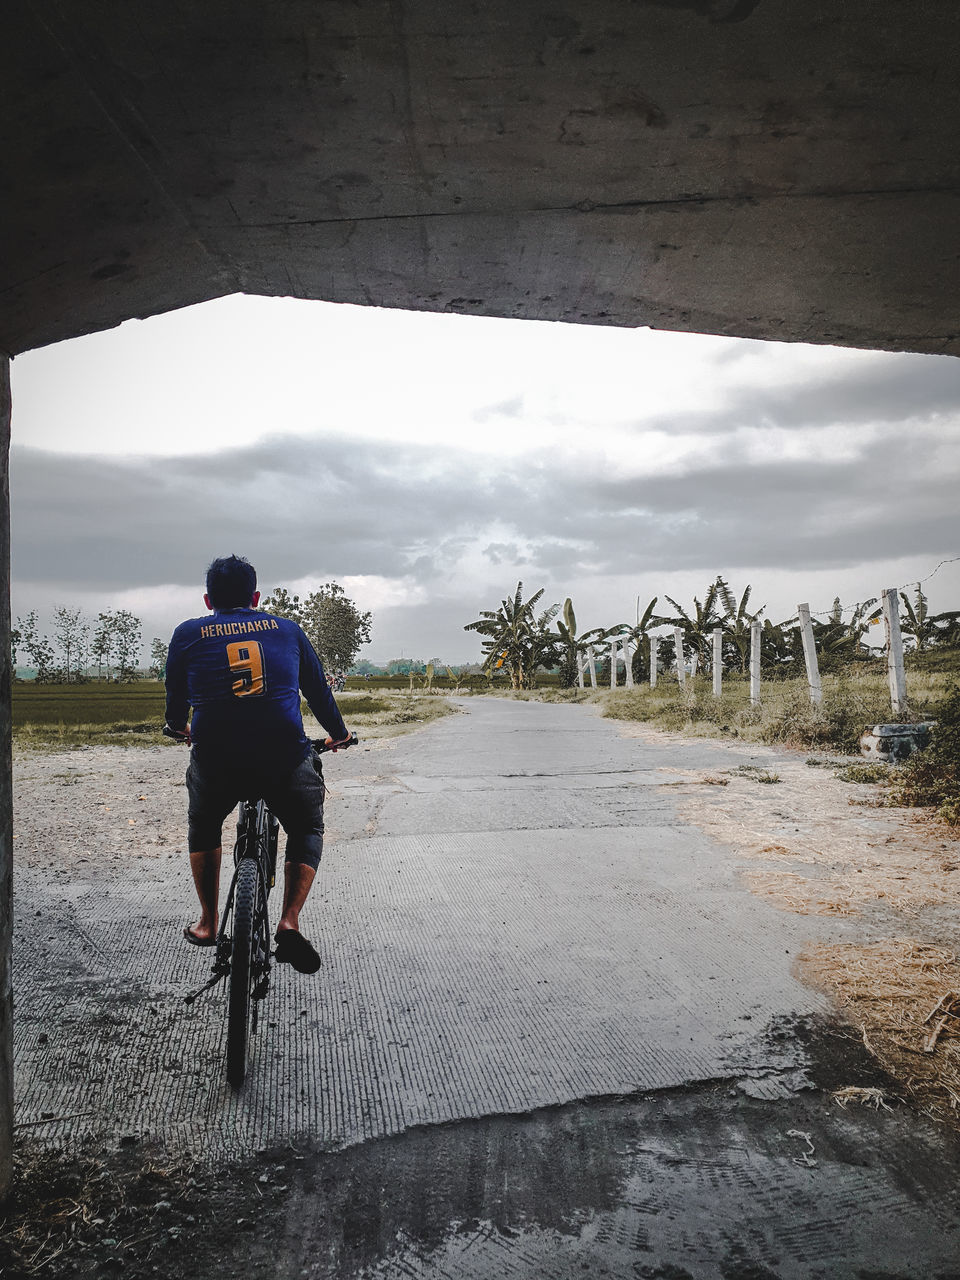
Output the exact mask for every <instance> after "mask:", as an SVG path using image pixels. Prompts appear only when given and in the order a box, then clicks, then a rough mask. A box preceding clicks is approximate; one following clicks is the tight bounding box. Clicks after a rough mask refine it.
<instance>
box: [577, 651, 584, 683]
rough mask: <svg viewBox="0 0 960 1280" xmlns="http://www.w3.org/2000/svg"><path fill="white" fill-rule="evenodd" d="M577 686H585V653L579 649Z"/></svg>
mask: <svg viewBox="0 0 960 1280" xmlns="http://www.w3.org/2000/svg"><path fill="white" fill-rule="evenodd" d="M577 688H578V689H582V688H584V683H583V654H582V653H581V652H580V650H579V649H578V650H577Z"/></svg>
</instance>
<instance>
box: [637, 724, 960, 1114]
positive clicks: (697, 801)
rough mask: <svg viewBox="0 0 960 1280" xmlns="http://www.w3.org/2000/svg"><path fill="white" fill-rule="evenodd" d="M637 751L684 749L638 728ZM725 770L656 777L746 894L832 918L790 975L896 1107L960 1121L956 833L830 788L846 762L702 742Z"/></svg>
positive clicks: (859, 790) (854, 792) (857, 787)
mask: <svg viewBox="0 0 960 1280" xmlns="http://www.w3.org/2000/svg"><path fill="white" fill-rule="evenodd" d="M625 732H626V733H627V734H628V735H629V736H631V737H639V738H644V739H646V740H647V741H651V742H652V741H659V742H666V741H671V740H676V741H687V742H689V738H686V739H684V738H681V737H680V736H679V735H671V734H668V733H664V732H662V731H659V730H656V729H652V728H650V727H649V726H647V725H630V726H629V728H627V729H626V730H625ZM711 745H713V746H714V747H720V748H721V749H722V750H723V751H724V753H725V754H726V755H727V756H728V758H729V762H730V763H729V766H727V767H724V768H722V769H719V770H718V769H711V770H708V771H703V770H686V771H681V770H677V769H666V770H664V782H663V785H664V786H666V787H671V788H674V789H676V790H677V791H679V792H681V793H682V795H683V797H684V799H683V802H682V805H681V811H682V813H683V816H684V817H685V818H687V819H688V820H689V821H691V822H693V823H695V824H696V825H697V826H699V827H700V828H701V829H702V830H703V831H705V832H707V833H708V834H709V835H710V836H712V837H713V838H714V839H715V840H717V841H719V842H720V843H721V844H723V845H725V846H727V847H728V848H730V849H732V850H733V851H735V852H736V853H737V854H738V855H739V856H740V857H742V858H743V860H744V861H743V867H742V871H741V877H742V880H743V883H744V884H745V885H746V886H747V888H748V889H749V890H750V892H751V893H754V894H757V895H758V896H760V897H761V898H763V899H764V900H765V901H767V902H769V903H770V904H771V905H772V906H774V907H776V908H777V909H779V910H782V911H786V912H790V913H792V914H799V915H805V916H823V917H832V918H842V919H843V921H844V924H845V930H844V935H845V940H843V941H836V942H818V943H811V945H810V946H809V947H808V948H807V949H806V951H805V952H804V954H803V955H802V956H801V957H800V958H799V960H798V963H797V966H796V972H797V976H798V977H800V978H801V979H802V980H803V981H805V982H807V983H809V984H810V985H812V986H815V987H816V988H818V989H819V990H821V991H824V992H825V993H827V994H828V995H829V996H830V997H831V999H832V1000H833V1002H834V1004H835V1006H836V1008H837V1009H838V1011H839V1012H840V1013H841V1014H842V1015H843V1016H844V1017H845V1018H846V1019H847V1020H848V1021H849V1022H851V1023H852V1024H853V1025H854V1026H855V1027H856V1028H857V1030H858V1031H859V1034H860V1035H861V1037H862V1039H863V1043H864V1044H865V1046H866V1047H867V1048H868V1049H869V1050H870V1052H871V1053H873V1054H874V1056H875V1057H876V1058H877V1059H878V1060H879V1061H880V1063H881V1065H882V1066H883V1067H884V1069H885V1070H887V1071H888V1072H890V1074H891V1075H892V1076H894V1077H895V1078H896V1080H897V1081H898V1083H899V1086H900V1088H901V1090H902V1092H903V1095H904V1096H909V1097H910V1099H911V1100H912V1101H913V1102H914V1103H916V1104H918V1105H919V1106H920V1107H921V1108H922V1109H923V1110H925V1111H927V1112H928V1113H929V1114H930V1115H931V1116H933V1117H934V1118H936V1119H938V1120H949V1121H950V1122H953V1123H955V1122H957V1120H958V1111H960V1016H957V1015H956V1014H954V1013H952V1012H950V1009H951V1006H952V1005H953V1003H954V1000H956V1004H957V1014H960V964H958V961H957V952H956V950H955V943H956V939H957V937H958V935H960V899H958V891H960V831H958V830H957V828H955V827H949V826H945V825H944V824H942V823H939V822H937V821H935V820H934V819H933V818H932V817H931V816H930V813H929V812H928V811H924V810H917V809H897V808H891V807H888V806H886V805H885V804H884V788H883V787H881V786H877V785H869V784H865V783H852V782H846V781H843V780H841V779H840V778H838V777H837V776H836V774H837V770H838V769H840V768H841V767H842V766H843V765H844V763H846V762H847V761H846V759H845V758H844V757H840V756H834V757H830V756H824V755H822V754H809V753H806V752H794V751H788V750H786V749H775V748H770V749H769V751H770V756H771V759H772V761H773V763H772V764H770V765H769V766H766V767H763V768H760V767H757V766H755V765H750V764H746V763H745V761H746V759H747V757H749V756H751V755H754V756H755V752H756V748H755V747H750V748H748V747H745V746H743V745H741V744H739V743H722V744H721V743H717V742H715V741H713V742H712V744H711Z"/></svg>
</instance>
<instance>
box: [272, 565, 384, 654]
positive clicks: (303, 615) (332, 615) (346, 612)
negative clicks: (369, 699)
mask: <svg viewBox="0 0 960 1280" xmlns="http://www.w3.org/2000/svg"><path fill="white" fill-rule="evenodd" d="M260 611H261V612H262V613H273V614H275V615H276V616H277V617H278V618H290V619H291V621H293V622H296V623H298V624H299V625H300V626H301V627H303V629H304V631H305V632H306V633H307V636H308V638H309V640H310V643H311V644H312V645H313V647H314V649H316V651H317V654H318V655H319V658H320V661H321V662H322V663H323V665H324V667H325V668H326V669H327V671H347V670H349V668H350V667H352V666H353V663H354V660H355V658H356V656H357V653H358V652H359V650H360V646H361V645H364V644H368V643H369V641H370V631H371V627H372V623H373V615H372V614H371V613H362V612H361V611H360V610H359V609H358V608H357V606H356V605H355V604H354V602H353V601H352V600H351V599H350V597H349V596H348V595H347V593H346V592H345V591H344V589H343V587H341V586H340V584H339V583H338V582H325V583H324V584H323V586H322V587H321V588H320V590H319V591H313V592H311V593H310V595H308V596H307V598H306V599H305V600H301V599H300V597H299V596H298V595H291V594H290V592H289V591H288V590H287V588H286V587H277V588H276V590H274V591H273V592H271V594H270V595H268V596H266V597H265V598H264V600H263V601H262V602H261V604H260Z"/></svg>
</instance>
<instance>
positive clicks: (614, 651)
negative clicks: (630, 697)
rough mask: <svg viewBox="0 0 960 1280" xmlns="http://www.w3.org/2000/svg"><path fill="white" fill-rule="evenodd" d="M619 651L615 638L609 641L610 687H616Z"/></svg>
mask: <svg viewBox="0 0 960 1280" xmlns="http://www.w3.org/2000/svg"><path fill="white" fill-rule="evenodd" d="M619 652H620V645H619V644H618V642H617V641H616V640H611V641H610V688H611V689H615V688H616V687H617V655H618V654H619Z"/></svg>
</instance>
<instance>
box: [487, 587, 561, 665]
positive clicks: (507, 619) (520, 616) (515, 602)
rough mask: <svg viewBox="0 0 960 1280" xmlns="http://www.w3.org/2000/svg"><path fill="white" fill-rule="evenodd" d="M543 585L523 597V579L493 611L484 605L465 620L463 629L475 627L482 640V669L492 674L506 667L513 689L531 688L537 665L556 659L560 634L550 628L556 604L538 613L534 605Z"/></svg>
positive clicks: (556, 608) (557, 605) (555, 612)
mask: <svg viewBox="0 0 960 1280" xmlns="http://www.w3.org/2000/svg"><path fill="white" fill-rule="evenodd" d="M542 595H543V588H542V587H541V588H540V590H539V591H537V592H535V593H534V594H533V595H532V596H531V597H530V599H529V600H527V601H524V599H523V583H522V582H518V583H517V590H516V593H515V594H514V595H513V596H508V597H507V599H506V600H501V602H500V608H499V609H497V610H496V611H492V610H489V609H485V610H483V611H482V612H481V614H480V617H479V618H478V619H477V621H476V622H468V623H467V625H466V626H465V627H464V631H478V632H479V633H480V634H481V635H482V636H486V637H487V638H486V639H485V640H484V641H483V646H482V647H483V652H484V654H485V655H486V657H485V658H484V663H483V665H484V669H485V670H486V671H487V672H489V673H490V674H492V673H493V672H494V671H496V670H500V669H501V668H503V667H506V668H507V670H508V671H509V672H510V683H511V685H512V686H513V688H514V689H532V688H533V684H534V680H535V678H536V672H537V667H539V666H541V665H546V664H548V663H552V662H555V661H556V660H557V657H558V651H559V648H560V643H561V641H560V637H559V636H558V635H556V634H555V633H554V632H552V631H550V630H549V627H550V623H551V622H552V621H553V619H554V618H555V617H556V614H557V611H558V609H559V608H560V606H559V604H552V605H550V607H549V608H548V609H545V610H544V611H543V613H541V614H540V616H539V617H538V616H537V615H536V612H535V606H536V604H537V602H538V601H539V599H540V597H541V596H542Z"/></svg>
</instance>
